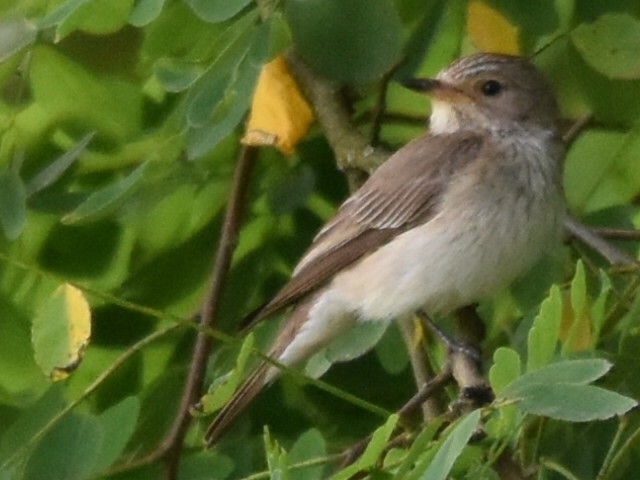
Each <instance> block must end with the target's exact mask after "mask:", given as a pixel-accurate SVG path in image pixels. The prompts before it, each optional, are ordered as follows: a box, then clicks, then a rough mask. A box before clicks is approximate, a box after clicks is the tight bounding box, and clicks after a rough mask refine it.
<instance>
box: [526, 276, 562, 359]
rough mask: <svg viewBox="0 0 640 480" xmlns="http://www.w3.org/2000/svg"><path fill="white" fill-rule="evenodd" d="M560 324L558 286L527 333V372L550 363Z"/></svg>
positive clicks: (560, 301)
mask: <svg viewBox="0 0 640 480" xmlns="http://www.w3.org/2000/svg"><path fill="white" fill-rule="evenodd" d="M561 322H562V295H561V294H560V289H559V288H558V286H557V285H553V286H552V287H551V291H550V292H549V296H548V297H547V298H546V299H545V301H544V302H542V305H541V306H540V313H538V315H537V316H536V318H535V319H534V321H533V326H532V327H531V330H530V331H529V337H528V342H527V349H528V358H527V371H533V370H536V369H538V368H541V367H543V366H545V365H547V364H548V363H549V362H550V361H551V359H552V358H553V355H554V354H555V351H556V344H557V342H558V335H559V334H560V324H561Z"/></svg>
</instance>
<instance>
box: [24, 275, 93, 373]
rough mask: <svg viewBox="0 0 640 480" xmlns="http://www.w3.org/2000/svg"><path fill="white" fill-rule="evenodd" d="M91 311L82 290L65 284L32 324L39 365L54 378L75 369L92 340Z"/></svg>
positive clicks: (54, 293)
mask: <svg viewBox="0 0 640 480" xmlns="http://www.w3.org/2000/svg"><path fill="white" fill-rule="evenodd" d="M90 335H91V311H90V309H89V304H88V303H87V300H86V299H85V297H84V295H83V293H82V292H81V291H80V290H78V289H77V288H76V287H73V286H71V285H69V284H63V285H61V286H60V287H58V288H57V289H56V290H54V292H53V293H52V294H51V295H50V296H49V298H47V299H46V300H45V301H44V302H43V304H42V305H41V306H40V308H39V309H38V312H37V314H36V316H35V318H34V319H33V323H32V327H31V339H32V343H33V351H34V356H35V360H36V362H37V363H38V366H39V367H40V368H41V369H42V371H43V372H44V373H45V375H47V376H49V377H50V378H51V379H52V380H62V379H65V378H67V377H68V376H69V374H70V373H71V372H72V371H73V370H75V369H76V368H77V367H78V365H79V363H80V361H81V360H82V357H83V356H84V351H85V349H86V348H87V345H88V343H89V338H90Z"/></svg>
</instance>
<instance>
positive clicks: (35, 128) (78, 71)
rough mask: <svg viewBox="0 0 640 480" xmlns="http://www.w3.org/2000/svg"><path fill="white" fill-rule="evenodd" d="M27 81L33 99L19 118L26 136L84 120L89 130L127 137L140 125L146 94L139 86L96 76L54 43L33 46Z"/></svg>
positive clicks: (111, 135)
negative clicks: (54, 126) (51, 125)
mask: <svg viewBox="0 0 640 480" xmlns="http://www.w3.org/2000/svg"><path fill="white" fill-rule="evenodd" d="M29 80H30V82H31V83H30V85H31V89H32V94H33V98H34V100H35V102H33V103H31V104H30V106H29V107H27V108H26V109H24V110H23V111H22V112H20V114H19V115H18V116H17V117H16V125H17V126H18V127H19V130H20V132H21V133H22V134H23V135H34V136H36V137H37V136H38V135H41V134H42V131H43V129H44V130H46V129H47V128H48V125H49V123H51V124H57V123H60V122H62V121H72V120H77V119H82V120H81V122H82V126H83V128H85V129H86V130H85V132H87V131H91V130H96V131H97V132H98V133H100V134H104V135H106V136H109V137H115V138H116V139H123V138H125V137H128V136H129V135H131V134H133V133H134V132H135V131H137V129H138V127H139V125H140V121H141V116H142V94H141V92H140V91H139V90H138V89H137V88H135V87H134V86H133V85H132V84H130V83H128V82H126V81H124V80H121V79H116V78H111V77H108V76H97V75H95V74H94V73H93V72H90V71H89V70H87V69H85V68H84V67H83V66H81V65H80V64H79V63H76V62H75V61H73V60H71V59H70V58H69V57H67V56H65V55H63V54H62V53H60V52H59V51H57V50H56V49H54V48H52V47H47V46H38V47H36V48H35V49H34V50H33V53H32V57H31V63H30V69H29Z"/></svg>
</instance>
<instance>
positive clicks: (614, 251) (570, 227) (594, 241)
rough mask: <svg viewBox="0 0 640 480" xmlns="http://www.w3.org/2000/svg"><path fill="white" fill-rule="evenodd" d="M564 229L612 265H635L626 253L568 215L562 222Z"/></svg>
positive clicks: (635, 262) (634, 261) (634, 260)
mask: <svg viewBox="0 0 640 480" xmlns="http://www.w3.org/2000/svg"><path fill="white" fill-rule="evenodd" d="M564 226H565V229H566V230H567V231H568V232H569V233H570V234H571V235H572V236H574V237H575V238H577V239H578V240H580V241H581V242H582V243H584V244H586V245H588V246H589V247H591V248H593V249H594V250H595V251H596V252H598V253H599V254H600V255H602V256H603V257H604V258H605V259H606V260H607V261H608V262H609V263H610V264H612V265H623V266H632V265H636V264H637V260H636V259H635V258H633V257H632V256H631V255H629V254H628V253H626V252H624V251H623V250H620V249H619V248H617V247H616V246H615V245H613V244H611V243H610V242H607V241H606V240H605V239H603V238H602V237H601V236H600V235H598V234H597V233H596V232H595V231H594V230H593V229H591V228H589V227H587V226H586V225H584V224H582V223H580V222H579V221H578V220H576V219H575V218H573V217H572V216H570V215H567V217H566V218H565V221H564Z"/></svg>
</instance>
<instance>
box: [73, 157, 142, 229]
mask: <svg viewBox="0 0 640 480" xmlns="http://www.w3.org/2000/svg"><path fill="white" fill-rule="evenodd" d="M148 165H149V163H148V162H147V163H143V164H142V165H140V166H139V167H137V168H136V169H135V170H133V171H132V172H131V173H130V174H129V175H127V176H126V177H125V178H123V179H122V180H119V181H117V182H115V183H112V184H111V185H109V186H107V187H104V188H103V189H101V190H98V191H96V192H94V193H92V194H91V195H89V197H88V198H87V199H86V200H85V201H84V202H82V203H81V204H80V205H78V207H77V208H76V209H75V210H74V211H73V212H71V213H68V214H67V215H65V216H64V217H62V223H65V224H67V225H70V224H80V223H84V222H90V221H95V220H98V219H100V218H102V217H104V216H105V215H107V214H108V213H111V212H112V211H113V210H114V209H116V208H117V207H118V206H120V205H121V204H122V202H123V201H124V200H125V199H126V197H127V195H128V194H130V193H131V192H132V191H133V190H134V188H136V186H137V185H138V183H139V182H140V180H141V179H142V178H143V176H144V173H145V170H146V169H147V166H148Z"/></svg>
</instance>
